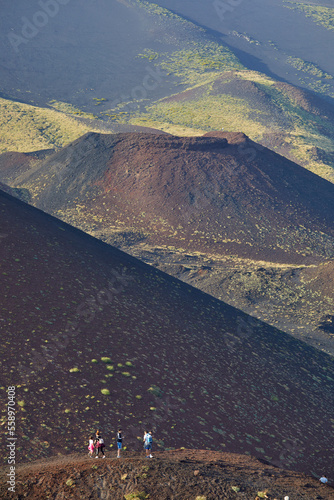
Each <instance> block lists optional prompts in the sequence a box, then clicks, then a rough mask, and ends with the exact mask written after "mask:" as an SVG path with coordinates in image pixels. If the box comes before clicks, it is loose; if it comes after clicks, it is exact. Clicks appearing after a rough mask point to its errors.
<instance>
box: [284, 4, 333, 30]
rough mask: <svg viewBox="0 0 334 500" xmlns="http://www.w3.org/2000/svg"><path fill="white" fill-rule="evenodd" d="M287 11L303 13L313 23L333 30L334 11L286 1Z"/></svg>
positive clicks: (328, 8)
mask: <svg viewBox="0 0 334 500" xmlns="http://www.w3.org/2000/svg"><path fill="white" fill-rule="evenodd" d="M285 7H287V8H288V9H293V10H299V11H301V12H303V13H304V14H305V15H306V17H310V18H311V19H312V20H313V21H314V22H316V23H317V24H319V25H320V26H323V27H324V28H326V29H328V30H334V9H333V8H330V7H324V6H320V5H319V6H316V5H309V4H304V3H296V2H290V1H286V5H285Z"/></svg>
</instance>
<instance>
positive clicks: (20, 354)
mask: <svg viewBox="0 0 334 500" xmlns="http://www.w3.org/2000/svg"><path fill="white" fill-rule="evenodd" d="M0 196H1V199H0V216H1V231H2V234H1V246H0V254H1V259H0V262H1V289H2V291H3V292H2V300H1V310H0V316H1V323H2V342H1V383H2V388H1V390H2V391H3V394H4V397H5V396H6V388H7V387H8V386H13V385H14V386H16V401H17V407H16V408H17V410H16V413H17V415H16V416H17V426H16V434H17V437H18V442H19V443H20V444H19V453H18V454H17V458H18V460H20V461H23V460H31V459H34V458H37V457H41V456H42V457H43V456H50V455H54V454H57V453H64V452H65V453H66V452H70V451H74V450H75V449H77V448H78V446H81V443H85V441H86V439H87V436H88V435H89V433H91V431H92V430H93V429H94V428H97V427H100V428H101V430H102V431H103V432H104V434H105V437H106V440H107V439H108V440H109V442H110V434H109V433H110V432H111V429H115V428H116V427H117V425H122V426H123V427H124V428H126V429H127V444H128V446H129V447H130V448H131V449H133V450H136V449H138V450H139V449H141V442H140V439H138V437H141V436H142V431H143V430H144V427H150V428H151V429H152V430H153V431H154V433H155V436H156V438H155V440H156V445H157V446H158V447H161V448H166V447H173V446H174V447H175V446H180V444H181V442H182V444H185V445H186V446H188V447H194V448H211V449H212V450H221V449H222V448H224V451H233V452H242V453H246V452H249V453H251V454H255V455H258V456H261V457H263V458H265V459H266V460H270V461H272V462H274V463H276V464H280V463H281V457H282V454H284V457H285V460H286V461H289V467H291V468H293V469H295V470H299V471H305V472H310V471H318V472H319V474H320V473H321V472H322V471H323V470H326V471H328V474H329V475H330V474H331V475H333V474H334V471H333V469H332V466H331V465H330V464H331V460H330V457H331V445H330V441H331V438H332V432H331V429H332V420H331V419H332V409H333V393H334V392H333V391H334V385H333V384H334V367H333V360H332V359H331V358H329V357H328V356H326V355H324V354H322V353H320V352H319V351H316V350H315V349H313V348H311V347H309V346H307V345H305V344H304V343H302V342H299V341H297V340H295V339H294V338H292V337H291V336H289V335H287V334H284V333H283V332H280V331H278V330H276V329H274V328H272V327H269V326H268V325H266V324H265V323H261V322H259V321H256V320H255V319H253V318H250V317H248V316H247V315H246V314H243V313H242V312H240V311H238V310H237V309H234V308H233V307H230V306H228V305H226V304H224V303H222V302H219V301H218V300H215V299H213V298H212V297H210V296H208V295H205V294H203V293H202V292H200V291H198V290H196V289H194V288H192V287H189V286H187V285H185V284H183V283H182V282H180V281H178V280H176V279H174V278H171V277H170V276H168V275H165V274H163V273H161V272H160V271H157V270H155V269H153V268H151V267H149V266H147V265H145V264H143V263H141V262H139V261H137V260H136V259H134V258H132V257H130V256H128V255H126V254H124V253H122V252H120V251H118V250H116V249H114V248H111V247H110V246H108V245H106V244H104V243H102V242H101V241H98V240H96V239H94V238H92V237H90V236H88V235H86V234H84V233H82V232H81V231H79V230H77V229H74V228H72V227H70V226H68V225H66V224H64V223H63V222H61V221H59V220H57V219H55V218H52V217H50V216H49V215H46V214H45V213H43V212H41V211H39V210H37V209H36V208H34V207H31V206H29V205H26V204H24V203H22V202H20V201H19V200H17V199H15V198H12V197H11V196H9V195H8V194H6V193H2V192H1V194H0ZM5 418H6V417H5ZM4 460H6V457H4Z"/></svg>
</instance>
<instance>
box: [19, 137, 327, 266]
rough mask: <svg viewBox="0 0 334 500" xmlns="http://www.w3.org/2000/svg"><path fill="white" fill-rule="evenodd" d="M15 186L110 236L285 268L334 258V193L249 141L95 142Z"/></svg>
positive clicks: (69, 150) (85, 142)
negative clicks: (122, 235) (115, 234)
mask: <svg viewBox="0 0 334 500" xmlns="http://www.w3.org/2000/svg"><path fill="white" fill-rule="evenodd" d="M15 184H16V185H18V186H22V187H26V188H28V189H29V190H30V191H31V194H32V196H33V203H35V204H36V205H37V206H38V207H40V208H42V209H43V210H46V211H49V212H51V213H53V214H58V215H59V216H60V217H64V218H65V219H67V220H68V221H70V222H71V223H72V224H73V225H77V226H79V227H81V228H84V229H85V228H87V229H88V228H89V230H92V228H93V229H94V230H95V231H100V233H101V234H102V237H103V234H104V236H108V233H109V234H110V232H112V231H115V230H118V231H122V232H124V233H125V234H126V233H131V232H132V233H135V234H137V236H138V237H139V238H146V241H147V242H148V243H150V244H155V245H167V246H173V247H176V248H182V249H185V250H187V251H206V252H208V251H209V252H210V253H211V254H226V253H231V254H236V255H239V256H246V257H255V258H258V259H263V260H268V261H276V262H294V263H301V262H308V261H310V259H309V258H310V257H312V258H314V257H316V256H318V257H322V258H324V257H332V256H333V242H334V240H333V236H334V226H333V220H334V186H333V185H332V184H331V183H329V182H327V181H325V180H323V179H320V178H319V177H317V176H316V175H314V174H312V173H310V172H308V171H307V170H305V169H303V168H302V167H300V166H298V165H296V164H295V163H293V162H291V161H289V160H287V159H285V158H283V157H282V156H280V155H278V154H276V153H274V152H272V151H270V150H268V149H266V148H264V147H262V146H259V145H258V144H256V143H254V142H252V141H250V140H249V139H248V138H247V137H246V136H245V135H244V134H241V133H239V134H238V133H228V132H215V133H209V134H207V135H206V136H204V137H192V138H180V137H174V136H163V135H156V136H153V135H146V134H115V135H102V134H95V133H91V134H87V135H85V136H83V137H82V138H80V139H78V140H77V141H75V142H73V143H72V144H70V145H69V146H68V147H66V148H64V149H63V150H61V151H60V152H58V153H56V154H54V155H53V156H52V157H50V158H48V159H46V160H45V161H44V162H42V163H41V164H40V165H39V166H38V167H37V169H35V171H30V172H27V173H26V174H24V175H23V176H21V177H19V178H18V179H17V180H16V183H15Z"/></svg>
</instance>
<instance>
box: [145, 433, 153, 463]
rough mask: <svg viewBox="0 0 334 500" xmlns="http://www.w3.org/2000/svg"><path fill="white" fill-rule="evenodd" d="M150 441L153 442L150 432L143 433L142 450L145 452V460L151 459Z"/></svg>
mask: <svg viewBox="0 0 334 500" xmlns="http://www.w3.org/2000/svg"><path fill="white" fill-rule="evenodd" d="M152 441H153V439H152V432H147V431H145V433H144V448H145V451H146V458H153V455H152V454H151V451H152Z"/></svg>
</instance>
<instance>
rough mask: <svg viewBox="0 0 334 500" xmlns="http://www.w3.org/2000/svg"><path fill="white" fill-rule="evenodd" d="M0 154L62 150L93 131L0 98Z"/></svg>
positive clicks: (66, 118) (49, 112)
mask: <svg viewBox="0 0 334 500" xmlns="http://www.w3.org/2000/svg"><path fill="white" fill-rule="evenodd" d="M0 128H1V144H0V153H4V152H6V151H18V152H26V151H38V150H41V149H50V148H54V147H63V146H66V144H68V143H70V142H72V141H74V140H75V139H78V137H80V136H82V135H84V134H86V133H87V132H89V131H92V129H91V128H89V127H87V126H86V125H83V124H82V123H80V122H78V121H77V120H75V119H74V118H71V117H70V116H68V115H66V114H64V113H61V112H59V111H56V110H54V109H44V108H39V107H36V106H30V105H29V104H23V103H20V102H14V101H10V100H7V99H1V98H0Z"/></svg>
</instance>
